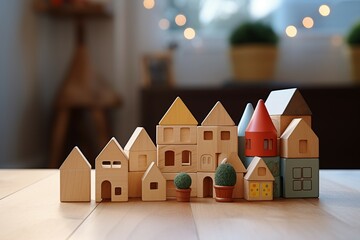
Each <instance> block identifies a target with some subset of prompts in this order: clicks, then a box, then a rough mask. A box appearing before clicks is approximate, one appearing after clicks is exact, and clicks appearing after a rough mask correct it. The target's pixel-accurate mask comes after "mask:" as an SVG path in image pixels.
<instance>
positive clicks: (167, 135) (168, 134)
mask: <svg viewBox="0 0 360 240" xmlns="http://www.w3.org/2000/svg"><path fill="white" fill-rule="evenodd" d="M164 142H174V129H173V128H164Z"/></svg>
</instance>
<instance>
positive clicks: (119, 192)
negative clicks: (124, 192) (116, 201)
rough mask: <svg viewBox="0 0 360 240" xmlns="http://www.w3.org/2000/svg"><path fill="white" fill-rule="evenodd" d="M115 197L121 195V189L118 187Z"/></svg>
mask: <svg viewBox="0 0 360 240" xmlns="http://www.w3.org/2000/svg"><path fill="white" fill-rule="evenodd" d="M115 195H117V196H118V195H121V187H116V188H115Z"/></svg>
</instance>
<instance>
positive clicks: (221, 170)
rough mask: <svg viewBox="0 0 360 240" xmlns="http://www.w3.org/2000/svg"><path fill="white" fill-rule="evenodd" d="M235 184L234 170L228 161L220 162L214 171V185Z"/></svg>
mask: <svg viewBox="0 0 360 240" xmlns="http://www.w3.org/2000/svg"><path fill="white" fill-rule="evenodd" d="M235 184H236V172H235V169H234V167H233V166H232V165H231V164H230V163H222V164H220V165H219V166H218V167H217V169H216V172H215V185H218V186H234V185H235Z"/></svg>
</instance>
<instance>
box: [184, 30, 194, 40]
mask: <svg viewBox="0 0 360 240" xmlns="http://www.w3.org/2000/svg"><path fill="white" fill-rule="evenodd" d="M195 36H196V32H195V30H194V29H193V28H187V29H185V30H184V37H185V38H186V39H188V40H191V39H193V38H195Z"/></svg>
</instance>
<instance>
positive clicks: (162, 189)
mask: <svg viewBox="0 0 360 240" xmlns="http://www.w3.org/2000/svg"><path fill="white" fill-rule="evenodd" d="M141 181H142V184H141V192H142V194H141V195H142V200H143V201H165V200H166V180H165V178H164V176H163V175H162V173H161V172H160V170H159V168H158V167H157V166H156V164H155V163H154V162H152V163H151V164H150V166H149V167H148V169H147V170H146V172H145V173H144V176H143V177H142V180H141Z"/></svg>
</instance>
